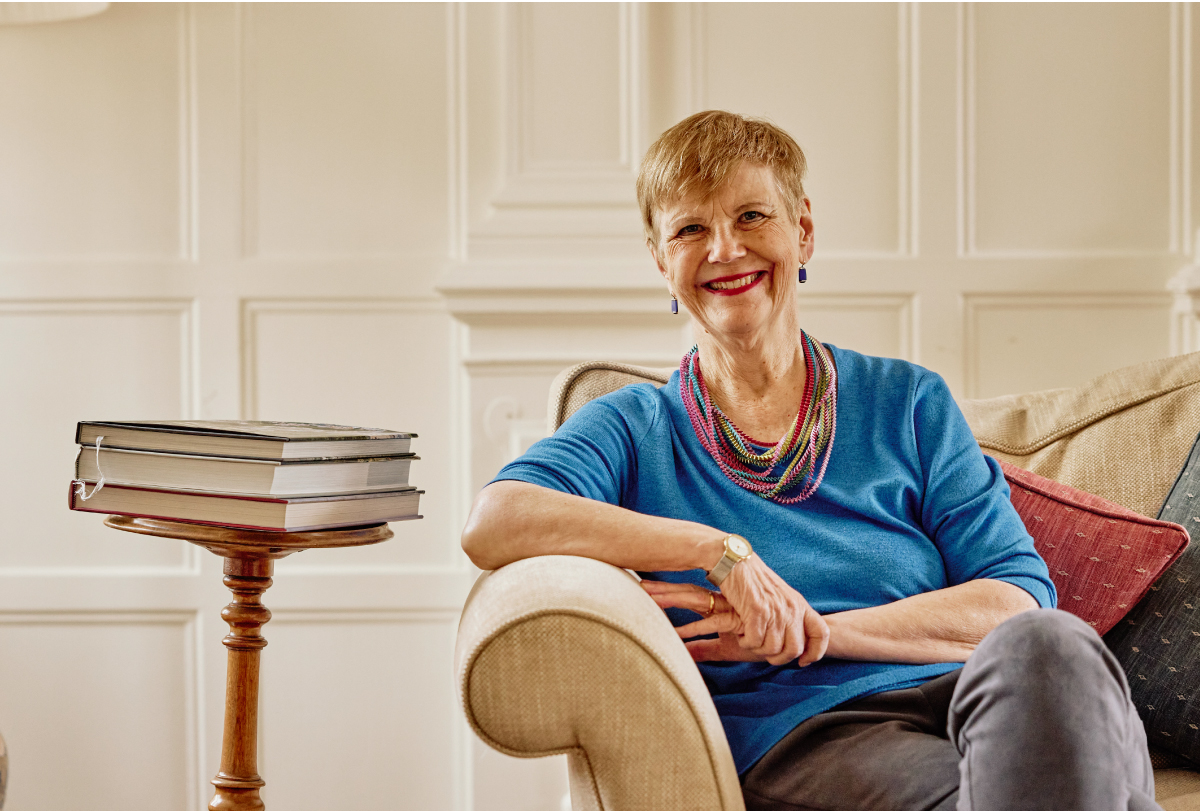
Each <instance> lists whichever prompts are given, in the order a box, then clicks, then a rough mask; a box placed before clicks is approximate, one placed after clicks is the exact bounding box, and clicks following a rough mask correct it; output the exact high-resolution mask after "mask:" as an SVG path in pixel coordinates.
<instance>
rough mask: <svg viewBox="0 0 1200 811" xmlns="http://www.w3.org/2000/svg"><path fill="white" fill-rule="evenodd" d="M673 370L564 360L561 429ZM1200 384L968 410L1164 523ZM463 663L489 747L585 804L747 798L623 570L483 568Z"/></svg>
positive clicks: (1171, 793) (467, 620) (578, 562)
mask: <svg viewBox="0 0 1200 811" xmlns="http://www.w3.org/2000/svg"><path fill="white" fill-rule="evenodd" d="M672 371H674V370H673V369H648V368H642V367H637V366H627V365H624V364H616V363H607V362H593V363H586V364H580V365H578V366H575V367H572V368H570V369H567V370H565V371H564V372H563V373H561V374H560V375H559V376H558V377H557V378H556V379H555V381H554V384H553V385H552V387H551V391H550V402H549V408H548V412H547V413H548V422H549V427H550V428H551V429H552V430H553V429H555V428H557V427H558V426H559V425H561V424H562V422H563V421H565V420H566V419H567V418H568V417H570V415H571V414H573V413H574V412H575V411H577V410H578V409H579V407H580V406H582V405H583V404H584V403H586V402H588V401H589V400H591V399H593V398H595V397H598V396H601V395H603V394H606V393H608V392H610V391H614V390H616V389H618V388H620V387H621V386H624V385H627V384H629V383H636V382H649V383H653V384H655V385H661V384H662V383H664V382H665V381H666V380H667V378H668V377H669V375H670V374H671V372H672ZM1198 386H1200V354H1193V355H1185V356H1182V357H1177V358H1168V359H1165V360H1161V361H1154V362H1151V363H1144V364H1139V365H1137V366H1133V367H1130V368H1128V369H1121V370H1118V371H1115V372H1111V373H1109V374H1106V375H1103V376H1101V377H1099V378H1097V379H1095V380H1093V381H1091V382H1089V383H1088V384H1085V385H1083V386H1080V387H1078V388H1074V389H1059V390H1054V391H1047V392H1036V393H1033V394H1024V395H1014V396H1009V397H999V398H993V399H988V400H973V401H972V400H968V401H963V402H961V403H960V405H961V406H962V408H963V412H964V413H965V414H966V416H967V421H968V422H969V423H970V425H971V428H972V431H973V432H974V434H975V436H976V439H977V440H978V441H979V444H980V446H981V447H982V448H983V449H984V451H985V452H986V453H990V454H992V455H993V456H996V457H997V458H999V459H1002V460H1004V461H1006V462H1009V463H1011V464H1014V465H1017V466H1018V467H1022V468H1025V469H1028V470H1032V471H1033V472H1035V473H1038V474H1039V475H1042V476H1045V477H1047V478H1051V479H1055V480H1056V481H1059V482H1062V483H1064V484H1068V485H1070V486H1072V487H1077V488H1079V489H1081V490H1085V491H1087V492H1090V493H1095V494H1096V495H1100V496H1103V497H1104V498H1107V499H1110V500H1112V501H1115V502H1117V503H1118V504H1121V505H1123V506H1125V507H1128V508H1129V509H1132V510H1134V511H1135V512H1138V513H1141V514H1142V515H1147V516H1154V515H1156V514H1157V513H1158V509H1159V507H1160V505H1161V504H1162V502H1163V499H1164V497H1165V496H1166V494H1167V492H1168V491H1169V490H1170V488H1171V485H1172V484H1173V483H1174V480H1175V476H1176V474H1177V473H1178V472H1179V469H1180V467H1181V466H1182V465H1183V463H1184V460H1185V459H1186V458H1187V455H1188V452H1189V450H1190V448H1191V446H1192V442H1193V441H1194V440H1195V438H1196V435H1197V433H1198V432H1200V387H1198ZM455 666H456V667H455V670H456V674H457V676H458V680H459V695H460V698H461V700H462V703H463V708H464V711H465V712H466V715H467V718H468V720H469V721H470V723H471V725H472V727H473V728H474V729H475V731H476V733H477V734H478V735H479V736H480V737H481V738H482V739H483V740H484V741H486V742H487V743H488V744H489V745H491V746H493V747H495V748H496V749H498V750H500V751H501V752H505V753H507V754H510V755H516V756H518V757H540V756H543V755H549V754H557V753H566V754H567V755H568V763H569V767H570V780H571V797H572V803H573V807H574V809H575V811H600V809H603V810H604V811H626V810H627V809H631V810H632V809H639V810H640V809H646V811H668V810H670V811H674V810H675V809H680V810H681V811H682V809H691V810H694V811H699V809H722V811H725V810H726V809H742V808H743V807H744V806H743V803H742V800H741V793H740V790H739V787H738V782H737V775H736V772H735V770H734V767H733V760H732V757H731V755H730V753H729V746H728V744H727V743H726V741H725V738H724V735H723V733H722V731H721V727H720V722H719V720H717V716H716V712H715V709H714V708H713V705H712V700H711V699H710V698H709V696H708V693H707V691H706V690H705V688H704V685H703V682H702V681H701V679H700V677H699V673H698V671H697V670H696V668H695V666H694V665H692V663H691V661H690V659H689V658H688V655H687V652H686V649H685V648H684V647H683V645H682V643H681V642H680V641H679V640H678V638H677V637H676V636H675V634H674V632H673V631H672V630H671V628H670V625H669V623H667V622H666V619H665V616H664V615H663V614H662V612H661V611H659V610H658V609H657V608H656V607H655V606H654V603H653V601H651V600H650V599H649V598H648V597H646V596H645V595H644V594H643V593H642V591H641V589H639V588H637V586H636V584H635V583H634V581H633V579H632V578H631V577H629V576H628V575H627V574H626V573H624V572H622V571H621V570H619V569H616V568H615V567H611V566H608V565H607V564H602V563H598V562H596V561H592V560H587V559H582V558H572V557H566V556H554V557H546V558H536V559H532V560H526V561H521V562H519V563H515V564H512V565H511V566H506V567H504V568H503V569H500V570H498V571H496V572H490V573H485V574H483V575H482V576H481V577H480V579H479V581H478V582H477V583H476V586H475V589H474V590H473V591H472V592H471V595H470V597H468V599H467V603H466V606H465V607H464V610H463V617H462V621H461V624H460V628H459V636H458V643H457V648H456V653H455ZM1153 759H1154V761H1155V766H1156V767H1161V768H1158V770H1157V771H1156V772H1155V781H1156V797H1157V799H1158V800H1159V802H1160V803H1161V804H1162V806H1163V808H1164V809H1165V811H1200V774H1198V773H1197V772H1195V771H1192V770H1190V769H1187V768H1178V767H1177V765H1178V764H1173V763H1172V762H1171V761H1170V760H1169V758H1164V757H1163V756H1161V755H1155V756H1154V757H1153ZM1173 766H1176V767H1174V768H1172V767H1173Z"/></svg>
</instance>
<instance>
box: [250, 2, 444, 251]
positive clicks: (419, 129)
mask: <svg viewBox="0 0 1200 811" xmlns="http://www.w3.org/2000/svg"><path fill="white" fill-rule="evenodd" d="M448 19H449V18H448V17H447V14H446V12H445V10H444V9H443V8H442V7H441V6H439V5H436V4H430V3H426V4H422V3H404V4H386V3H379V4H361V5H354V4H350V5H326V4H319V3H314V4H303V3H301V4H289V3H282V4H264V5H252V6H243V7H241V8H240V10H239V20H240V25H239V30H240V32H241V75H242V80H241V97H242V98H241V106H242V121H243V124H242V127H243V131H242V140H243V147H242V150H243V166H242V209H243V211H242V249H243V253H244V254H245V255H246V256H248V257H266V258H305V257H330V256H336V257H369V256H388V257H394V256H399V255H400V254H401V253H403V252H404V251H406V249H409V248H411V246H412V245H429V244H434V245H445V244H446V243H447V241H448V239H449V226H448V224H447V222H446V214H445V212H446V210H447V207H448V205H449V203H448V199H449V198H448V196H447V195H448V188H447V184H446V167H447V166H448V163H449V160H450V156H449V153H448V149H449V147H448V143H449V142H450V139H449V133H448V126H449V122H448V120H447V102H446V98H445V90H446V83H447V59H446V56H445V53H444V49H445V48H446V47H447V44H448V40H447V30H446V29H447V22H448ZM416 77H420V80H419V81H418V80H416Z"/></svg>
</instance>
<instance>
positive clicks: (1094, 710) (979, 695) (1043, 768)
mask: <svg viewBox="0 0 1200 811" xmlns="http://www.w3.org/2000/svg"><path fill="white" fill-rule="evenodd" d="M742 787H743V795H744V796H745V799H746V807H747V809H748V810H749V811H805V810H806V809H812V810H813V811H953V809H958V810H959V811H1024V810H1025V809H1029V811H1041V810H1042V809H1046V810H1047V811H1049V810H1050V809H1053V811H1153V809H1157V808H1158V806H1157V805H1156V804H1155V803H1154V799H1153V797H1154V773H1153V770H1152V768H1151V766H1150V760H1149V755H1148V754H1147V752H1146V738H1145V732H1144V731H1143V729H1142V724H1141V721H1140V719H1139V718H1138V716H1137V712H1136V711H1135V710H1134V708H1133V705H1132V704H1131V702H1130V700H1129V689H1128V686H1127V684H1126V682H1125V676H1124V674H1123V673H1122V672H1121V668H1120V666H1119V665H1118V664H1117V662H1116V660H1115V659H1114V658H1113V656H1112V654H1111V653H1110V652H1109V651H1108V649H1107V648H1105V646H1104V644H1103V642H1102V641H1101V640H1100V638H1099V637H1098V636H1097V635H1096V633H1095V631H1093V630H1092V629H1091V628H1090V627H1088V626H1087V625H1086V624H1085V623H1084V622H1083V621H1082V620H1079V619H1078V618H1076V617H1074V616H1072V615H1070V614H1067V613H1066V612H1063V611H1030V612H1026V613H1024V614H1019V615H1017V616H1016V617H1014V618H1012V619H1010V620H1009V621H1007V622H1005V623H1003V624H1002V625H1001V626H1000V627H998V628H996V630H994V631H993V632H992V633H991V634H989V635H988V636H987V638H986V639H984V641H983V642H982V643H981V644H980V645H979V647H978V648H977V649H976V651H975V653H974V654H973V655H972V656H971V659H970V660H969V661H968V663H967V665H966V666H965V667H964V668H963V669H962V670H959V671H955V672H953V673H948V674H946V675H944V676H941V677H938V678H936V679H933V680H931V681H929V682H927V683H925V684H923V685H921V686H920V687H916V688H910V689H905V690H893V691H889V692H885V693H878V694H876V695H872V696H867V697H865V698H862V699H858V700H855V701H851V702H848V703H846V704H843V705H841V706H839V707H835V708H834V709H833V710H830V711H829V712H826V713H822V714H820V715H818V716H816V717H814V718H811V719H809V720H808V721H805V722H804V723H803V724H801V725H800V726H798V727H797V728H796V729H794V730H792V732H791V733H789V734H788V735H787V736H786V737H785V738H784V739H783V740H782V741H780V742H779V743H778V744H776V745H775V747H774V748H772V749H771V751H769V752H768V753H767V754H766V755H765V756H764V757H763V758H762V759H761V760H760V761H759V762H758V763H756V764H755V765H754V766H753V767H751V769H750V770H749V771H748V772H747V773H746V774H745V776H744V777H743V784H742Z"/></svg>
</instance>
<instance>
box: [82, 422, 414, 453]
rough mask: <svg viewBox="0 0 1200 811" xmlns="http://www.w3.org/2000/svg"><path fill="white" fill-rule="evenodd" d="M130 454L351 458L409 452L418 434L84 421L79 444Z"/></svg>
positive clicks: (287, 425) (289, 425)
mask: <svg viewBox="0 0 1200 811" xmlns="http://www.w3.org/2000/svg"><path fill="white" fill-rule="evenodd" d="M101 436H103V437H104V439H103V440H102V441H101V443H100V444H101V447H105V448H123V449H126V450H143V451H162V452H165V453H194V454H203V455H206V456H232V457H237V458H244V459H277V460H284V459H348V458H354V457H363V456H393V455H397V454H402V453H408V451H409V446H410V444H411V440H412V438H413V437H415V436H416V434H413V433H408V432H405V431H389V430H385V429H382V428H355V427H352V426H348V425H324V424H321V423H304V422H262V421H246V420H155V421H150V422H95V421H87V422H81V423H79V425H78V426H77V427H76V429H75V441H76V442H78V443H79V444H81V445H95V443H96V439H97V437H101Z"/></svg>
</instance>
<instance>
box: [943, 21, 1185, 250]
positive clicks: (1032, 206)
mask: <svg viewBox="0 0 1200 811" xmlns="http://www.w3.org/2000/svg"><path fill="white" fill-rule="evenodd" d="M961 14H962V16H961V19H960V25H961V28H960V33H961V36H962V42H961V44H960V48H959V55H960V59H961V63H960V66H959V67H960V77H959V85H960V87H961V89H962V98H961V99H960V109H959V116H960V150H959V151H960V156H959V157H960V197H961V200H960V202H961V206H962V210H961V216H960V221H961V230H962V233H960V249H961V251H962V252H963V253H965V254H966V255H986V256H992V255H1013V256H1030V257H1038V256H1049V257H1053V256H1079V257H1084V256H1097V255H1131V256H1135V255H1146V254H1162V253H1166V252H1170V251H1178V250H1180V248H1181V246H1182V237H1181V235H1182V231H1183V230H1185V228H1184V227H1183V217H1184V213H1183V211H1182V208H1183V206H1184V200H1185V198H1186V197H1187V194H1185V189H1190V183H1191V181H1190V178H1189V177H1188V173H1189V171H1188V167H1189V165H1190V160H1186V159H1185V156H1190V150H1191V144H1190V143H1188V142H1187V139H1186V137H1185V136H1186V133H1187V132H1189V131H1190V122H1189V118H1190V110H1191V100H1190V98H1188V96H1187V95H1186V94H1185V93H1183V92H1182V91H1181V89H1180V86H1181V80H1182V76H1183V75H1184V68H1185V66H1186V65H1188V64H1189V63H1190V50H1191V48H1190V42H1191V39H1190V36H1187V35H1185V32H1184V31H1183V30H1182V28H1183V27H1184V24H1185V22H1187V24H1188V25H1190V19H1191V14H1190V12H1189V13H1183V12H1181V11H1179V10H1178V9H1174V8H1173V7H1171V6H1169V5H1168V4H1165V3H1138V4H1121V3H1093V4H1071V5H1063V4H1053V3H1050V4H1037V3H1032V4H1030V3H1019V4H989V3H983V4H966V5H965V6H964V10H963V11H962V13H961ZM1147 54H1155V55H1157V56H1158V58H1147Z"/></svg>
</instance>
